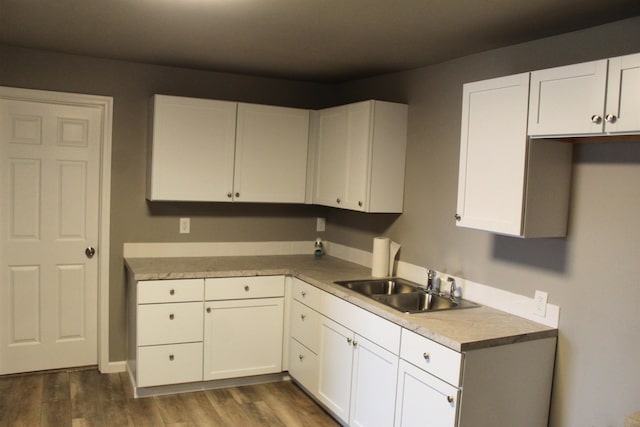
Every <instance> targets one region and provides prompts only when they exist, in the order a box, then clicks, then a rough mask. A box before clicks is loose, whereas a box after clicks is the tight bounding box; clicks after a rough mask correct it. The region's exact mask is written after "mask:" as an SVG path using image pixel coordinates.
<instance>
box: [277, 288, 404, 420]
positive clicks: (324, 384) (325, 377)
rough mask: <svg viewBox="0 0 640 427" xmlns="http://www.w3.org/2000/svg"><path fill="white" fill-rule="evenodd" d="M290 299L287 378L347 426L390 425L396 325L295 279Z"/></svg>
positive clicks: (395, 359)
mask: <svg viewBox="0 0 640 427" xmlns="http://www.w3.org/2000/svg"><path fill="white" fill-rule="evenodd" d="M292 295H293V299H294V303H293V305H292V311H291V316H290V321H291V327H290V330H291V341H290V356H289V373H290V375H291V376H292V377H293V378H294V379H295V380H296V381H297V382H298V383H300V384H301V385H302V386H303V387H304V388H305V389H306V390H307V391H308V392H309V393H310V394H311V395H313V396H314V397H315V398H316V399H317V400H318V401H319V402H321V403H322V404H323V405H324V406H325V407H326V408H328V409H329V410H330V411H331V412H332V413H333V414H334V416H336V417H337V418H339V419H340V420H341V421H342V422H343V423H345V424H348V425H353V426H356V425H358V426H376V425H392V424H393V417H394V411H395V387H396V377H397V372H398V350H399V345H400V327H399V326H398V325H395V324H393V323H391V322H388V321H386V320H384V319H382V318H380V317H378V316H376V315H374V314H372V313H369V312H367V311H366V310H363V309H361V308H359V307H356V306H354V305H352V304H350V303H348V302H346V301H343V300H341V299H339V298H337V297H334V296H332V295H330V294H328V293H326V292H324V291H321V290H319V289H318V288H315V287H314V286H311V285H308V284H306V283H304V282H302V281H301V280H298V279H293V290H292ZM298 304H299V305H298ZM306 304H309V305H306ZM296 307H298V308H296ZM312 307H313V308H312ZM305 310H307V311H305ZM309 310H310V311H312V312H314V314H313V315H309V312H308V311H309ZM305 313H306V314H305ZM303 315H304V318H303ZM302 323H304V324H305V325H304V326H301V325H302ZM302 343H304V345H303V344H302ZM312 348H313V350H312Z"/></svg>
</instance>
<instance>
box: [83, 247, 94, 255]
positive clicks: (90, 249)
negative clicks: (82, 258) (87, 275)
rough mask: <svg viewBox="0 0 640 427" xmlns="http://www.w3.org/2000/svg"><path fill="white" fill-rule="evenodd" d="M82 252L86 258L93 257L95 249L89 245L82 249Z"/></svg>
mask: <svg viewBox="0 0 640 427" xmlns="http://www.w3.org/2000/svg"><path fill="white" fill-rule="evenodd" d="M84 254H85V255H86V256H87V258H93V256H94V255H95V254H96V250H95V249H94V248H92V247H91V246H89V247H88V248H87V249H85V250H84Z"/></svg>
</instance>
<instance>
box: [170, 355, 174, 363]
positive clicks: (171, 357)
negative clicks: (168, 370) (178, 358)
mask: <svg viewBox="0 0 640 427" xmlns="http://www.w3.org/2000/svg"><path fill="white" fill-rule="evenodd" d="M173 359H175V357H173V354H170V355H169V360H171V361H172V362H173Z"/></svg>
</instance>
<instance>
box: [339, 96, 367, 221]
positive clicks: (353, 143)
mask: <svg viewBox="0 0 640 427" xmlns="http://www.w3.org/2000/svg"><path fill="white" fill-rule="evenodd" d="M372 108H373V102H372V101H364V102H358V103H355V104H349V105H348V106H347V135H348V136H347V147H346V155H347V165H346V167H347V169H346V181H345V191H344V196H343V200H342V202H341V206H342V207H343V208H345V209H351V210H356V211H364V210H365V209H366V207H367V204H368V200H367V199H368V197H367V195H368V194H369V184H370V180H369V177H370V169H371V138H372V131H373V130H372V128H371V125H372V120H371V119H372Z"/></svg>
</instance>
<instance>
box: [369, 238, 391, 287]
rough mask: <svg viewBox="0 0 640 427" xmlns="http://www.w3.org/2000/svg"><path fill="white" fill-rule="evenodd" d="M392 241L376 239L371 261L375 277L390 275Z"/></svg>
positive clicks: (372, 273) (372, 272)
mask: <svg viewBox="0 0 640 427" xmlns="http://www.w3.org/2000/svg"><path fill="white" fill-rule="evenodd" d="M390 245H391V240H389V238H388V237H374V239H373V258H372V260H371V275H372V276H373V277H387V275H388V274H389V247H390Z"/></svg>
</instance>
